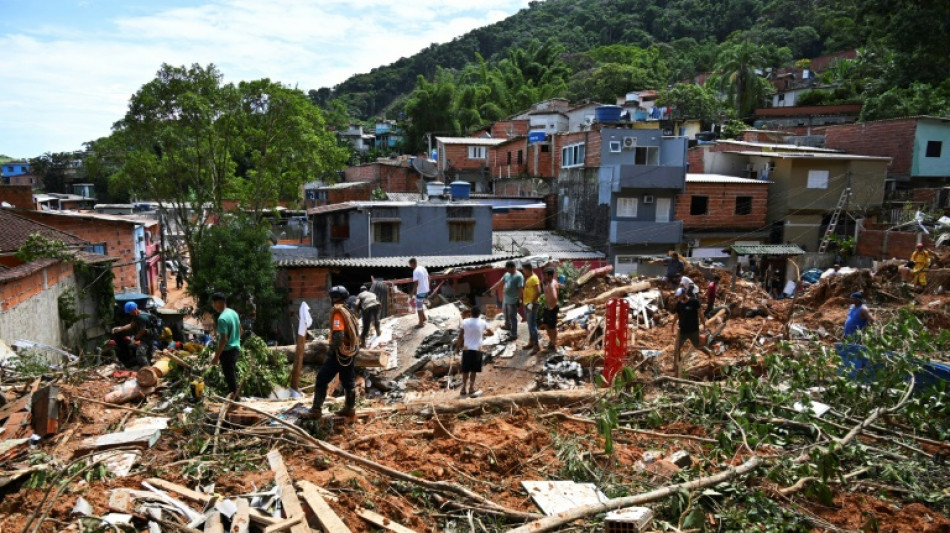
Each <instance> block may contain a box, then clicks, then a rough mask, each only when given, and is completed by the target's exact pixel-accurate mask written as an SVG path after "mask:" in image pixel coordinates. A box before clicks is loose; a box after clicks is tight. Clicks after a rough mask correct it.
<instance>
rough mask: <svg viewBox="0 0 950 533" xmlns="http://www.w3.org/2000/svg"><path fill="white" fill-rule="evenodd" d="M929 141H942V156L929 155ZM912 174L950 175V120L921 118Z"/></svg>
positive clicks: (915, 144) (921, 175) (915, 141)
mask: <svg viewBox="0 0 950 533" xmlns="http://www.w3.org/2000/svg"><path fill="white" fill-rule="evenodd" d="M928 141H938V142H940V143H942V146H941V149H940V157H927V143H928ZM911 175H913V176H920V177H928V178H933V177H939V178H942V177H950V121H943V120H940V121H938V120H927V119H919V120H918V121H917V134H916V135H915V136H914V163H913V167H912V168H911Z"/></svg>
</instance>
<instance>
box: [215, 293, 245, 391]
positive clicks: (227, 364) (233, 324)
mask: <svg viewBox="0 0 950 533" xmlns="http://www.w3.org/2000/svg"><path fill="white" fill-rule="evenodd" d="M211 305H212V306H213V307H214V310H215V312H216V313H218V320H217V323H218V326H217V330H218V345H217V347H216V348H215V350H214V358H212V359H211V364H212V365H216V364H218V361H221V372H222V373H224V380H225V381H226V382H227V384H228V392H230V396H231V398H232V399H235V400H236V399H237V388H238V383H237V360H238V357H239V356H240V355H241V319H240V317H238V314H237V313H236V312H235V311H234V309H230V308H228V299H227V297H225V296H224V294H223V293H220V292H216V293H214V294H212V295H211Z"/></svg>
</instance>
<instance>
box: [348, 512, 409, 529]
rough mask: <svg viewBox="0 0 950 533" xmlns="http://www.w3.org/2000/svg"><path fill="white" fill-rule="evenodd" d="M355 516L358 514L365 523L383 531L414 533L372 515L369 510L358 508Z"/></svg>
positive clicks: (379, 516) (377, 515)
mask: <svg viewBox="0 0 950 533" xmlns="http://www.w3.org/2000/svg"><path fill="white" fill-rule="evenodd" d="M356 514H358V515H359V517H360V518H362V519H363V520H366V521H367V522H369V523H370V524H373V525H374V526H378V527H381V528H383V529H387V530H389V531H393V532H395V533H416V532H415V531H413V530H412V529H409V528H408V527H406V526H404V525H402V524H397V523H396V522H393V521H392V520H390V519H388V518H386V517H385V516H382V515H380V514H377V513H374V512H373V511H370V510H369V509H364V508H362V507H360V508H359V509H357V510H356Z"/></svg>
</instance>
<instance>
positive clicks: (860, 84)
mask: <svg viewBox="0 0 950 533" xmlns="http://www.w3.org/2000/svg"><path fill="white" fill-rule="evenodd" d="M948 21H950V3H948V2H900V1H896V0H837V1H831V0H547V1H545V2H532V3H531V4H530V6H529V7H528V8H525V9H523V10H521V11H520V12H518V13H517V14H515V15H513V16H511V17H509V18H507V19H505V20H503V21H501V22H498V23H496V24H492V25H490V26H486V27H483V28H479V29H476V30H473V31H471V32H469V33H467V34H465V35H462V36H460V37H458V38H456V39H454V40H453V41H451V42H448V43H444V44H438V45H431V46H429V47H427V48H425V49H424V50H422V51H421V52H419V53H418V54H416V55H414V56H411V57H407V58H402V59H400V60H398V61H396V62H395V63H392V64H391V65H387V66H382V67H379V68H376V69H373V70H372V71H371V72H369V73H364V74H358V75H355V76H353V77H351V78H349V79H347V80H346V81H344V82H343V83H341V84H339V85H337V86H336V87H334V88H332V89H330V88H322V89H319V90H311V91H310V93H309V94H310V98H311V100H312V101H313V102H314V103H316V104H317V105H320V106H321V107H323V108H324V109H325V110H326V111H327V113H328V118H329V120H330V121H331V122H334V121H335V122H344V121H346V120H349V119H351V118H356V119H361V120H368V119H372V118H374V117H379V116H387V117H388V118H405V119H411V121H413V122H425V123H426V124H427V126H426V128H425V131H439V132H443V133H451V132H456V131H462V130H465V129H468V128H470V127H472V126H475V125H480V124H484V123H487V122H489V121H491V120H494V119H497V118H499V117H501V116H506V115H508V114H510V113H512V112H515V111H518V110H520V109H524V107H526V106H525V104H526V103H531V101H536V100H537V99H539V98H548V97H551V96H565V97H568V98H571V99H572V100H580V99H589V100H602V101H607V100H612V98H614V97H615V96H617V95H620V94H623V93H624V92H626V91H630V90H638V89H644V88H665V87H669V86H672V85H673V84H675V83H677V82H681V81H690V80H692V78H693V77H694V76H696V75H697V74H700V73H708V72H712V73H715V74H717V77H714V80H713V81H714V82H715V83H714V84H713V86H712V87H714V88H715V89H716V92H720V93H723V94H725V95H726V96H727V97H728V98H727V103H728V105H727V106H726V111H727V112H728V113H729V114H730V115H733V116H735V117H738V118H745V117H747V116H748V114H749V113H750V112H751V110H752V109H754V108H755V107H757V106H758V105H760V104H761V101H762V99H763V98H764V96H765V95H766V94H767V92H768V90H769V88H768V87H767V86H766V85H767V84H764V83H762V81H761V80H760V79H758V78H759V77H760V75H761V74H762V73H763V72H764V70H763V69H768V68H769V67H775V66H780V65H787V64H791V63H793V62H795V61H796V60H801V59H803V58H809V57H816V56H819V55H822V54H826V53H833V52H837V51H842V50H850V49H856V48H857V49H859V50H860V54H859V57H858V59H857V60H855V61H852V62H848V64H845V65H844V66H843V67H842V68H840V69H837V70H838V71H837V72H833V73H830V74H829V75H828V80H827V81H828V82H829V83H831V84H833V86H834V90H832V91H826V92H825V93H817V94H815V95H813V96H812V101H813V102H814V103H833V102H836V101H855V100H858V101H862V102H864V103H866V107H867V110H866V117H865V118H882V117H886V116H894V115H900V114H914V113H920V112H925V113H936V114H943V113H946V111H947V109H948V108H950V83H948V81H947V80H948V78H950V62H948V61H947V57H950V39H947V38H946V37H945V36H946V35H947V29H948V28H947V25H948ZM936 36H940V37H938V38H937V37H936ZM693 96H696V95H695V94H694V95H693ZM700 97H702V95H700ZM432 101H438V102H441V104H443V107H442V108H441V109H442V110H443V111H444V112H446V113H447V114H448V115H450V116H444V117H431V116H430V117H423V116H419V113H420V112H421V110H422V109H423V108H425V107H426V104H427V103H429V102H432ZM446 104H448V105H447V107H446ZM427 112H428V111H427ZM449 112H451V113H449ZM412 129H418V128H412ZM409 141H410V145H412V144H413V143H418V142H419V138H418V135H417V134H410V139H409ZM410 147H411V146H410Z"/></svg>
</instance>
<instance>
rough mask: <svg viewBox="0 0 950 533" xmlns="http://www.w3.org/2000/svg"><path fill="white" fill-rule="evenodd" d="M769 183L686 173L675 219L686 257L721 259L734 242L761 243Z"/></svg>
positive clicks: (765, 228) (764, 235) (765, 229)
mask: <svg viewBox="0 0 950 533" xmlns="http://www.w3.org/2000/svg"><path fill="white" fill-rule="evenodd" d="M768 193H769V182H767V181H762V180H754V179H748V178H737V177H735V176H723V175H720V174H687V175H686V189H685V190H684V191H683V192H682V193H681V194H679V195H678V196H677V197H676V215H675V218H676V220H680V221H682V222H683V240H684V242H686V245H687V246H688V256H690V257H717V258H725V257H727V256H728V255H729V254H728V253H726V252H723V249H724V248H726V247H728V246H730V245H732V244H735V243H736V242H737V241H739V242H742V243H746V244H750V243H761V242H763V241H764V240H765V239H767V238H768V236H769V231H768Z"/></svg>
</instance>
